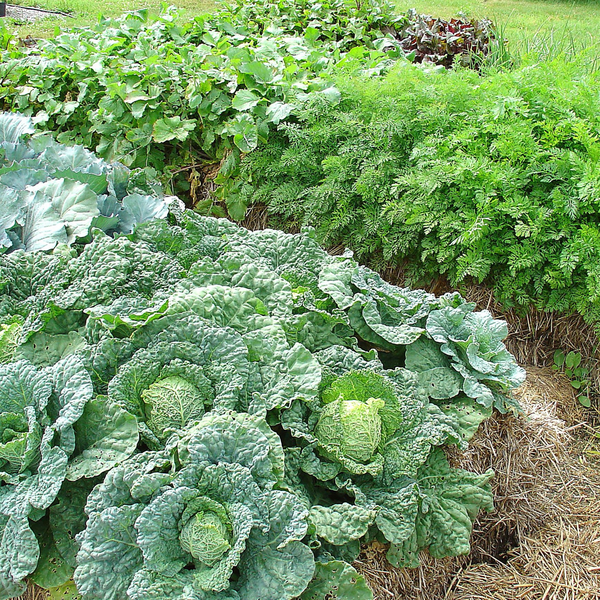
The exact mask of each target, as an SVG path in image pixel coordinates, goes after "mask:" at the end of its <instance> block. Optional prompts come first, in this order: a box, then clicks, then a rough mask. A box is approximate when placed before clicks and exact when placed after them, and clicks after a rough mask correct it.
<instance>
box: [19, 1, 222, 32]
mask: <svg viewBox="0 0 600 600" xmlns="http://www.w3.org/2000/svg"><path fill="white" fill-rule="evenodd" d="M11 4H18V5H21V6H35V7H39V8H44V9H47V10H56V11H62V12H66V13H68V14H69V15H72V16H71V17H60V18H55V17H52V18H45V19H43V20H40V21H37V22H35V23H33V24H24V25H19V26H18V27H16V29H17V31H18V34H19V37H26V36H28V35H32V36H33V37H51V36H52V35H54V34H55V32H56V29H57V28H60V29H65V28H69V27H84V26H87V25H91V24H92V23H95V22H96V20H97V19H98V16H99V15H100V13H102V14H103V15H104V16H107V17H117V16H119V15H121V14H123V13H124V12H128V11H131V10H137V9H140V8H149V9H150V10H152V11H154V12H159V11H160V9H161V6H162V5H163V4H165V2H164V0H136V2H130V1H128V0H103V2H101V3H99V2H91V1H90V0H11ZM166 4H172V5H174V6H177V7H178V8H180V9H182V17H183V18H186V17H187V18H191V17H194V16H196V15H199V14H203V13H206V12H210V11H211V10H213V9H214V6H215V3H214V2H213V0H170V1H168V2H166Z"/></svg>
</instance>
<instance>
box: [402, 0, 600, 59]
mask: <svg viewBox="0 0 600 600" xmlns="http://www.w3.org/2000/svg"><path fill="white" fill-rule="evenodd" d="M396 7H397V8H398V10H399V11H404V10H407V9H409V8H415V9H416V10H417V11H418V12H420V13H425V14H431V15H434V16H439V17H444V18H449V17H455V16H457V15H459V14H460V13H464V14H466V15H468V16H470V17H476V18H482V17H487V18H490V19H492V20H493V21H494V22H495V23H496V24H498V26H499V27H500V28H501V30H502V32H503V35H504V37H505V38H506V39H508V40H509V44H510V45H511V47H512V49H513V52H516V53H518V54H523V53H525V54H529V53H532V52H533V53H540V54H542V55H543V56H545V57H546V56H548V55H549V57H551V58H552V57H554V56H556V55H557V54H558V53H560V52H566V53H568V54H575V53H577V52H578V51H580V50H582V49H583V48H589V47H592V46H597V47H598V46H600V2H599V1H598V0H396ZM599 53H600V50H599Z"/></svg>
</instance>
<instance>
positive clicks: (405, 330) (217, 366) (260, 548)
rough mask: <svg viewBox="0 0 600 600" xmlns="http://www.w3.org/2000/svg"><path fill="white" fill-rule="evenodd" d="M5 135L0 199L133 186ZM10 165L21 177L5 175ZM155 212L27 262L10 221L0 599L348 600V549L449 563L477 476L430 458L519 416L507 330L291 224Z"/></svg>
mask: <svg viewBox="0 0 600 600" xmlns="http://www.w3.org/2000/svg"><path fill="white" fill-rule="evenodd" d="M4 119H5V120H3V121H2V123H3V125H0V135H2V134H3V135H4V139H3V140H2V141H0V148H1V150H0V152H1V153H2V163H1V166H0V178H3V177H5V176H6V177H8V180H7V179H3V180H2V181H3V183H2V185H3V186H4V187H3V188H2V190H3V193H5V189H6V190H10V189H12V190H16V191H14V192H6V193H7V194H8V193H11V194H13V196H15V198H18V199H19V200H23V199H24V198H29V195H30V194H31V191H32V188H35V187H36V186H38V185H40V183H42V184H44V183H46V184H47V181H48V179H46V178H52V177H54V178H55V179H54V181H55V184H54V185H55V186H56V187H57V189H63V188H65V187H68V186H69V185H71V184H69V183H68V182H69V181H71V182H76V183H77V184H78V185H80V186H82V187H83V188H86V189H87V190H90V189H93V187H92V186H95V185H96V184H98V185H97V188H96V189H97V192H96V194H98V192H100V197H98V195H96V196H95V201H96V206H95V207H94V206H93V203H92V202H91V196H90V201H89V202H87V203H84V204H82V212H85V211H86V210H87V211H88V212H89V211H91V212H92V213H94V211H98V210H99V209H98V207H99V206H104V205H105V204H106V202H107V198H106V196H107V194H106V193H101V192H103V191H105V190H104V186H105V185H106V186H107V187H106V191H107V192H108V193H109V194H112V195H113V197H114V199H113V200H111V202H114V203H115V206H117V207H118V206H119V205H122V206H123V207H124V210H125V209H128V206H127V203H126V199H127V198H128V197H130V196H131V194H129V195H128V194H127V186H128V184H132V185H133V184H134V183H135V182H136V175H135V174H134V173H128V172H127V170H126V169H121V168H120V167H111V168H110V169H109V170H108V171H102V169H101V168H100V165H99V166H98V169H96V170H94V169H90V165H96V164H97V163H95V162H94V161H93V160H91V157H90V156H89V155H86V156H87V158H88V159H89V160H81V161H76V160H73V161H72V162H71V164H70V167H69V168H68V169H67V168H66V166H65V165H63V164H62V163H61V165H60V166H58V162H60V161H59V159H58V158H56V155H57V154H62V153H69V152H70V154H69V155H70V156H80V155H81V152H82V151H81V150H80V149H65V148H63V147H60V146H58V145H56V144H54V143H53V142H50V141H48V139H47V138H43V144H42V146H43V149H42V151H41V152H40V153H38V151H39V150H40V148H41V146H40V145H39V144H38V140H37V137H36V136H34V137H33V138H32V139H31V140H30V141H28V142H27V141H25V142H24V141H23V140H22V139H21V134H23V133H27V132H28V131H29V129H28V124H27V123H26V122H23V121H22V120H21V119H18V118H15V117H14V116H12V117H8V118H6V117H5V118H4ZM40 143H41V142H40ZM19 148H33V149H35V151H36V154H35V156H32V157H31V158H26V159H21V160H26V161H36V160H37V161H38V163H37V166H36V168H28V169H26V171H27V172H22V171H20V170H19V169H17V166H18V163H19V162H20V159H18V158H15V156H17V155H18V154H19V152H22V151H23V152H24V150H19ZM48 149H51V151H49V150H48ZM11 152H12V153H16V154H11ZM19 156H20V155H19ZM57 161H58V162H57ZM25 164H26V165H28V166H32V165H33V163H28V162H26V163H25ZM46 164H50V165H51V167H45V166H43V165H46ZM22 166H23V165H22V164H21V167H22ZM96 171H99V172H96ZM18 173H20V175H18V177H17V175H16V174H18ZM29 177H36V178H38V183H31V182H30V180H29V179H28V178H29ZM21 178H23V181H25V180H26V181H28V182H29V183H27V184H24V185H23V186H22V187H23V189H19V188H18V186H16V185H13V187H12V188H11V187H9V185H8V184H9V183H12V184H14V182H15V180H16V179H21ZM98 178H100V179H98ZM103 178H104V179H103ZM50 180H51V179H50ZM100 181H102V186H100V184H99V182H100ZM117 182H123V185H122V186H120V185H117ZM100 187H102V189H100ZM133 187H134V188H135V187H136V186H133ZM132 189H133V188H132ZM136 189H137V188H136ZM131 191H132V190H131V189H130V190H129V192H131ZM142 191H143V190H142ZM146 191H148V190H146ZM133 193H134V194H136V193H139V191H133ZM77 197H78V196H77ZM108 197H109V198H110V196H108ZM151 198H154V200H152V202H155V203H156V202H158V201H157V198H158V199H160V192H159V191H158V190H157V189H154V195H152V196H151ZM38 199H39V201H40V202H42V203H43V202H47V200H46V199H45V198H43V197H42V198H39V197H38ZM36 202H37V201H35V202H34V201H32V202H31V203H29V204H27V203H25V207H24V208H23V210H22V211H21V212H20V213H19V215H21V216H22V215H25V218H28V215H29V213H30V211H31V210H32V208H31V207H32V206H33V207H35V206H37V203H36ZM162 202H164V201H162ZM67 204H68V202H67ZM158 204H160V203H158ZM164 205H165V206H167V203H166V202H165V203H164ZM73 206H74V207H77V203H76V200H73ZM157 216H160V215H157V214H149V215H148V219H151V220H147V221H146V222H145V223H144V222H138V223H137V224H136V226H135V228H134V229H133V231H131V232H129V233H126V232H127V231H128V229H126V228H125V227H126V226H125V225H123V227H122V229H121V231H120V232H119V231H115V228H114V227H113V228H112V229H111V228H105V229H106V230H107V231H109V233H111V234H112V235H109V234H108V233H106V232H105V231H102V230H101V229H99V228H97V227H93V225H94V223H96V224H98V223H99V224H103V223H105V221H104V220H103V219H111V218H113V217H114V214H113V213H111V214H104V215H101V216H99V215H98V214H97V213H95V214H94V216H93V217H91V218H90V219H89V220H87V221H85V223H86V224H87V226H91V227H92V229H91V233H90V234H89V235H88V232H87V231H86V232H85V234H84V235H82V234H83V233H84V232H83V231H81V230H79V229H77V230H76V229H74V227H75V226H81V227H83V225H82V223H83V221H82V219H81V213H80V212H79V209H78V208H74V210H73V211H71V212H69V211H63V212H61V214H60V220H59V221H56V223H55V229H56V230H57V231H58V230H59V229H60V230H61V237H56V239H54V241H52V242H51V245H52V246H53V249H51V250H50V249H46V250H44V249H41V248H40V249H36V250H33V251H28V250H27V248H23V244H22V243H20V242H23V240H24V236H23V232H24V231H25V230H26V229H27V227H26V226H24V224H23V223H22V222H20V221H19V218H21V217H19V216H17V217H14V220H13V222H11V223H8V224H5V235H4V238H3V239H8V240H10V242H11V246H9V247H8V248H7V250H8V252H6V253H5V254H4V256H3V257H2V259H1V262H0V286H1V296H0V327H1V331H0V432H1V436H0V482H1V483H0V530H1V533H0V597H1V598H10V597H11V596H15V595H18V594H19V593H21V592H22V591H23V590H24V587H25V581H26V579H28V578H29V579H31V580H32V581H34V582H36V583H37V584H38V585H40V586H42V587H45V588H48V589H51V590H53V593H54V594H56V595H58V594H60V597H72V598H77V597H82V598H84V599H94V598H97V599H102V600H121V599H123V598H131V599H142V598H143V599H148V600H149V599H152V598H153V599H157V600H158V599H159V598H160V599H163V600H164V599H166V598H169V599H180V600H183V599H184V598H185V599H186V600H189V599H190V598H193V599H198V600H205V599H206V600H208V599H217V598H222V599H240V600H253V599H256V600H271V599H272V600H282V599H292V598H302V599H314V600H317V599H319V600H321V599H324V598H329V597H338V598H353V599H354V598H359V599H363V598H365V599H367V598H371V597H372V596H371V592H370V590H369V589H368V587H367V586H366V584H365V582H364V580H363V579H362V577H360V576H359V575H358V574H357V573H356V572H355V571H354V569H353V568H352V566H351V562H352V561H353V560H354V559H355V558H356V556H357V554H358V552H359V550H360V544H361V543H363V542H368V541H370V540H374V539H377V540H379V541H380V542H383V543H386V544H389V550H388V559H389V560H390V561H391V562H392V564H395V565H397V566H410V567H412V566H415V565H417V564H418V560H419V557H418V555H419V552H420V551H422V550H425V549H428V551H429V553H430V554H431V555H433V556H436V557H442V556H453V555H457V554H463V553H466V552H468V551H469V536H470V533H471V528H472V523H473V520H474V518H475V517H476V515H477V513H478V512H479V511H480V510H481V509H484V510H491V509H492V495H491V490H490V485H489V480H490V478H491V477H492V475H493V474H492V472H491V471H489V472H486V473H483V474H476V473H470V472H468V471H465V470H462V469H458V468H453V467H452V466H451V465H450V464H449V462H448V459H447V457H446V454H445V452H444V448H445V447H448V446H458V447H459V448H464V447H466V445H467V443H468V441H469V439H470V438H471V437H472V436H473V435H474V433H475V431H476V430H477V428H478V426H479V424H480V423H481V422H482V421H483V420H484V419H486V418H487V417H489V416H490V414H491V412H492V410H494V409H497V410H500V411H503V412H504V411H507V410H517V409H518V407H517V405H516V403H515V402H514V400H512V399H511V398H510V395H509V394H510V390H511V388H513V387H515V386H517V385H519V384H520V383H521V382H522V381H523V379H524V372H523V370H522V369H520V368H519V367H518V366H517V365H516V363H515V361H514V359H513V357H512V356H511V355H510V354H509V353H508V352H507V350H506V348H505V346H504V344H503V343H502V339H503V338H504V337H505V336H506V334H507V329H506V325H505V323H503V322H500V321H496V320H493V319H492V317H491V316H490V314H489V313H487V312H485V311H484V312H475V311H474V305H473V304H470V303H467V302H465V301H464V300H463V299H462V298H461V297H460V296H459V295H458V294H447V295H445V296H442V297H440V298H436V297H435V296H433V295H431V294H427V293H425V292H423V291H410V290H407V289H400V288H397V287H395V286H392V285H390V284H388V283H386V282H385V281H383V280H382V279H381V277H379V276H378V275H377V274H376V273H374V272H373V271H371V270H369V269H368V268H365V267H363V266H360V265H359V264H358V263H357V262H356V261H355V260H354V259H353V258H352V256H351V255H350V254H345V255H343V256H335V257H334V256H330V255H329V254H327V253H326V252H325V251H324V250H323V249H321V247H320V246H319V245H318V243H317V241H316V240H315V238H314V232H312V231H309V230H307V231H305V232H303V233H301V234H296V235H289V234H285V233H281V232H277V231H273V230H265V231H257V232H250V231H247V230H244V229H241V228H239V227H238V226H236V225H235V224H233V223H231V222H229V221H226V220H223V219H214V218H210V217H202V216H199V215H197V214H194V213H192V212H190V211H187V210H184V209H183V208H182V206H181V205H180V204H179V203H177V202H175V201H171V202H170V203H168V214H163V215H162V217H163V218H154V217H157ZM86 219H87V217H86ZM94 219H97V220H96V221H94ZM21 220H22V219H21ZM141 220H143V219H140V221H141ZM25 222H28V221H25ZM3 223H6V222H3ZM127 227H128V226H127ZM33 229H34V230H35V226H34V227H33Z"/></svg>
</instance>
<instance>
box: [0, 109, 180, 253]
mask: <svg viewBox="0 0 600 600" xmlns="http://www.w3.org/2000/svg"><path fill="white" fill-rule="evenodd" d="M33 133H34V127H33V123H32V121H31V119H30V118H29V117H26V116H24V115H19V114H14V113H0V199H1V200H2V202H1V203H0V252H12V251H14V250H17V249H23V250H27V251H33V250H51V249H52V248H54V247H55V246H56V245H57V244H72V243H73V242H75V240H76V239H78V238H85V237H87V235H88V233H89V231H90V228H91V227H99V228H100V229H102V230H104V231H106V232H110V233H117V232H131V231H132V229H133V227H134V226H135V225H136V223H142V222H144V221H149V220H151V219H155V218H164V217H166V215H167V212H168V202H169V201H170V199H169V198H165V197H164V196H163V195H162V192H161V191H160V188H159V187H156V186H155V187H154V189H148V186H147V185H144V182H143V181H140V183H142V188H140V187H138V185H137V182H136V178H135V177H134V176H133V174H132V173H131V172H130V171H129V169H127V168H126V167H124V166H123V165H119V164H118V163H116V164H114V165H110V164H109V163H107V162H105V161H103V160H101V159H99V158H97V157H96V156H95V155H94V154H93V153H92V152H89V151H88V150H86V149H85V148H83V147H82V146H66V145H64V144H59V143H58V142H55V141H54V140H53V139H52V137H50V136H48V135H43V136H40V135H38V136H37V137H34V138H33V139H30V140H28V139H27V137H28V136H30V134H33ZM148 192H150V193H148Z"/></svg>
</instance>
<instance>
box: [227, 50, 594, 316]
mask: <svg viewBox="0 0 600 600" xmlns="http://www.w3.org/2000/svg"><path fill="white" fill-rule="evenodd" d="M337 85H338V87H339V89H340V90H341V93H342V101H341V102H340V103H339V104H337V105H336V106H330V105H327V104H326V103H324V102H318V101H313V102H309V103H306V104H305V105H304V107H303V109H302V110H299V111H296V112H295V113H294V114H293V115H292V117H290V118H289V119H288V120H287V121H286V122H285V123H284V124H282V125H280V127H279V130H278V133H277V135H276V136H274V137H273V138H272V139H271V142H270V144H269V145H268V146H262V147H261V148H260V149H259V150H257V151H256V152H254V153H253V154H250V155H248V156H247V157H246V158H245V160H244V163H243V165H242V167H243V168H242V175H241V177H240V178H239V180H238V181H237V182H236V183H235V188H234V189H232V190H231V191H232V192H233V193H238V194H239V195H240V199H239V200H238V202H239V203H242V204H244V203H263V204H266V205H267V208H268V211H269V213H270V214H271V215H272V216H273V217H274V218H275V219H274V220H275V222H277V223H280V224H287V225H289V224H292V225H294V226H300V225H305V224H306V225H313V226H315V227H316V229H317V233H318V237H319V239H320V240H321V241H323V242H324V243H326V244H329V245H335V244H346V245H348V246H349V247H350V248H352V250H354V251H355V252H356V254H357V256H358V257H359V258H360V259H363V260H364V259H370V260H372V261H373V263H374V264H375V265H377V266H383V265H386V264H392V265H397V264H404V262H405V261H406V268H407V271H408V274H409V277H410V281H411V282H412V283H413V284H417V283H419V282H422V281H425V280H428V279H431V278H435V277H437V276H439V275H440V274H441V275H446V276H447V277H448V278H449V280H450V282H451V283H452V285H455V286H457V285H460V283H461V282H463V281H467V280H468V279H474V280H476V281H486V282H488V283H489V284H490V285H491V286H493V288H494V291H495V294H496V297H497V298H498V299H499V300H501V301H502V302H503V303H504V304H505V305H506V306H519V307H526V306H530V305H533V306H536V307H538V308H540V309H544V310H550V311H554V310H556V311H566V312H572V311H577V312H579V313H581V314H582V315H584V317H585V318H586V319H587V320H589V321H597V320H599V319H600V268H599V266H598V265H599V264H600V260H599V259H600V237H599V235H598V225H599V224H600V218H599V217H598V215H599V211H598V197H599V191H600V170H599V169H598V166H599V160H600V141H599V139H600V118H599V116H598V115H600V101H599V99H598V95H597V94H596V89H597V86H598V75H593V74H583V73H582V72H580V71H579V70H578V66H577V64H576V63H567V62H564V61H562V60H556V61H554V62H552V63H542V64H532V65H528V66H526V67H523V68H520V69H518V70H515V71H513V72H508V73H496V74H494V75H490V76H488V77H480V76H479V75H478V74H476V73H474V72H472V71H467V70H460V69H459V70H455V71H451V72H447V71H442V70H431V69H430V70H423V69H420V68H416V67H413V66H411V65H399V66H398V67H397V68H395V69H394V71H393V72H392V73H390V74H389V75H388V76H387V77H385V78H383V79H373V80H365V79H360V78H353V77H346V78H345V77H341V78H339V79H338V81H337Z"/></svg>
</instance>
